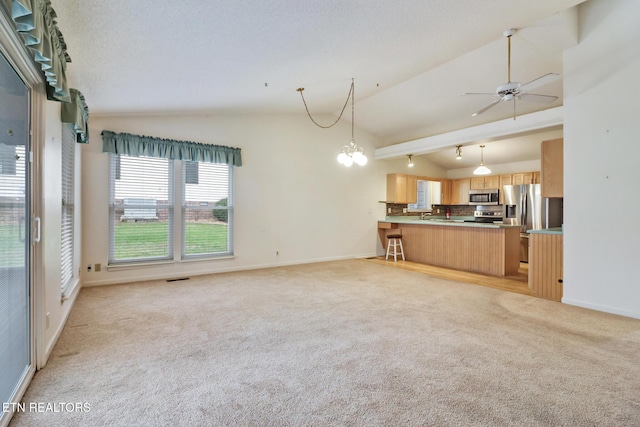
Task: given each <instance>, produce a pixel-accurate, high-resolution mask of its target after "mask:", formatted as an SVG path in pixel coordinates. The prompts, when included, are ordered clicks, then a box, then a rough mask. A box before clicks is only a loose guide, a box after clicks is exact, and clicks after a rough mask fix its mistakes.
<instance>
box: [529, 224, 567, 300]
mask: <svg viewBox="0 0 640 427" xmlns="http://www.w3.org/2000/svg"><path fill="white" fill-rule="evenodd" d="M562 251H563V249H562V234H541V233H531V234H530V235H529V288H530V289H532V290H533V291H534V292H535V295H536V296H538V297H541V298H547V299H550V300H554V301H560V300H561V299H562V291H563V284H562V281H563V278H562V276H563V252H562Z"/></svg>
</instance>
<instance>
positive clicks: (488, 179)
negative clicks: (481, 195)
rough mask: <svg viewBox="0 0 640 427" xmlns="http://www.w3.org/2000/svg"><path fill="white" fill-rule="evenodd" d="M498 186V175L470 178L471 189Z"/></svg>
mask: <svg viewBox="0 0 640 427" xmlns="http://www.w3.org/2000/svg"><path fill="white" fill-rule="evenodd" d="M499 186H500V176H499V175H491V176H474V177H472V178H471V189H472V190H484V189H485V188H498V187H499Z"/></svg>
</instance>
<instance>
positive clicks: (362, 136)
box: [81, 114, 387, 286]
mask: <svg viewBox="0 0 640 427" xmlns="http://www.w3.org/2000/svg"><path fill="white" fill-rule="evenodd" d="M319 120H322V118H319ZM330 120H332V118H331V117H326V120H325V121H327V122H329V121H330ZM90 128H91V129H90V132H91V135H92V136H93V138H94V141H93V142H92V143H91V144H90V145H88V146H85V147H83V150H82V164H83V167H82V170H83V174H82V181H83V192H82V212H83V218H82V224H83V229H82V236H83V259H82V264H81V265H82V267H83V268H82V276H81V277H82V282H83V286H87V285H89V286H91V285H100V284H110V283H119V282H128V281H134V280H148V279H153V278H169V277H181V276H185V275H196V274H206V273H212V272H219V271H230V270H239V269H247V268H257V267H266V266H275V265H284V264H295V263H303V262H313V261H322V260H329V259H340V258H350V257H362V256H372V255H375V254H376V252H377V250H378V248H379V246H380V245H379V243H378V238H377V231H376V230H377V229H376V227H377V220H378V219H380V218H383V217H384V204H381V203H378V201H379V200H384V198H385V193H386V188H385V187H386V173H387V163H386V162H383V161H373V160H372V159H371V158H372V157H373V156H372V155H373V147H374V145H375V144H376V143H377V141H376V140H375V139H374V138H373V137H372V136H370V135H368V134H366V133H364V132H360V131H358V130H356V142H357V143H358V144H359V145H361V146H363V147H364V149H365V153H366V154H367V155H368V156H369V163H368V164H367V165H366V166H364V167H359V166H357V165H354V166H352V167H351V168H345V167H344V166H341V165H340V164H338V162H337V161H336V158H337V155H338V153H339V151H340V149H341V148H342V146H343V145H345V144H346V143H348V142H349V139H350V132H351V127H350V124H349V123H343V122H341V123H339V124H338V125H337V126H335V127H333V128H331V129H320V128H318V127H316V126H315V125H314V124H313V123H311V121H310V120H309V118H308V117H307V116H306V115H304V114H299V115H262V116H261V115H206V116H204V115H203V116H193V115H175V116H170V115H168V116H134V117H132V116H121V117H114V116H103V117H99V116H92V118H91V122H90ZM104 129H107V130H111V131H115V132H128V133H133V134H140V135H149V136H157V137H163V138H171V139H177V140H188V141H195V142H202V143H211V144H219V145H228V146H233V147H239V148H241V149H242V158H243V166H242V167H238V168H236V173H235V227H234V236H235V241H234V246H235V258H233V259H220V260H212V261H197V262H194V261H192V262H186V263H175V264H174V263H171V264H168V265H166V264H165V265H158V266H147V267H143V268H141V267H138V268H130V269H125V270H122V269H120V270H115V271H114V269H108V268H105V267H106V266H107V262H108V182H107V181H108V165H107V163H108V162H107V155H106V154H103V153H102V145H101V140H100V136H99V135H100V132H101V131H102V130H104ZM276 252H278V253H279V255H276ZM95 263H101V264H102V266H103V268H102V271H100V272H91V273H88V272H87V271H86V265H87V264H95Z"/></svg>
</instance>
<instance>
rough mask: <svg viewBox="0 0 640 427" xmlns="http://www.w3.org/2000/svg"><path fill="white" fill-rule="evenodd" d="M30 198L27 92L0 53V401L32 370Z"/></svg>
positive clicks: (14, 389)
mask: <svg viewBox="0 0 640 427" xmlns="http://www.w3.org/2000/svg"><path fill="white" fill-rule="evenodd" d="M29 200H30V184H29V90H28V88H27V86H26V85H25V84H24V82H23V81H22V79H21V78H20V77H19V76H18V74H16V72H15V71H14V69H13V68H12V66H11V65H10V64H9V63H8V62H7V60H6V58H5V57H4V56H3V55H2V54H0V402H11V400H12V398H13V397H14V394H15V392H16V391H17V389H18V387H19V386H20V385H21V383H22V382H23V380H24V378H25V376H26V375H27V373H28V371H29V368H30V366H31V356H30V355H31V338H30V300H29V298H30V295H29V254H30V247H31V245H30V242H31V236H30V234H31V232H30V228H31V225H32V221H31V220H30V209H29ZM38 225H39V224H38ZM36 233H37V231H36ZM36 237H37V235H36ZM0 415H2V413H0Z"/></svg>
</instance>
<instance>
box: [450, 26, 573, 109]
mask: <svg viewBox="0 0 640 427" xmlns="http://www.w3.org/2000/svg"><path fill="white" fill-rule="evenodd" d="M515 32H516V30H515V29H513V28H511V29H509V30H506V31H505V32H504V33H503V35H504V36H505V37H506V38H507V83H505V84H503V85H502V86H498V88H497V89H496V92H495V93H478V92H468V93H464V94H463V95H480V96H492V97H494V98H496V99H494V100H493V101H491V102H490V103H488V104H487V105H485V106H484V107H482V108H481V109H480V110H478V111H476V112H475V113H473V114H472V116H478V115H480V114H482V113H484V112H485V111H487V110H488V109H490V108H492V107H494V106H496V105H498V104H499V103H501V102H508V101H513V119H514V120H515V119H516V100H518V101H533V102H540V103H545V104H550V103H552V102H553V101H555V100H557V99H558V97H557V96H551V95H540V94H536V93H529V92H528V91H530V90H533V89H536V88H538V87H541V86H544V85H546V84H549V83H551V82H553V81H555V80H557V79H558V78H560V75H559V74H556V73H548V74H545V75H543V76H540V77H538V78H536V79H534V80H531V81H530V82H528V83H525V84H523V85H521V84H520V83H518V82H512V81H511V36H512V35H513V34H515Z"/></svg>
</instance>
